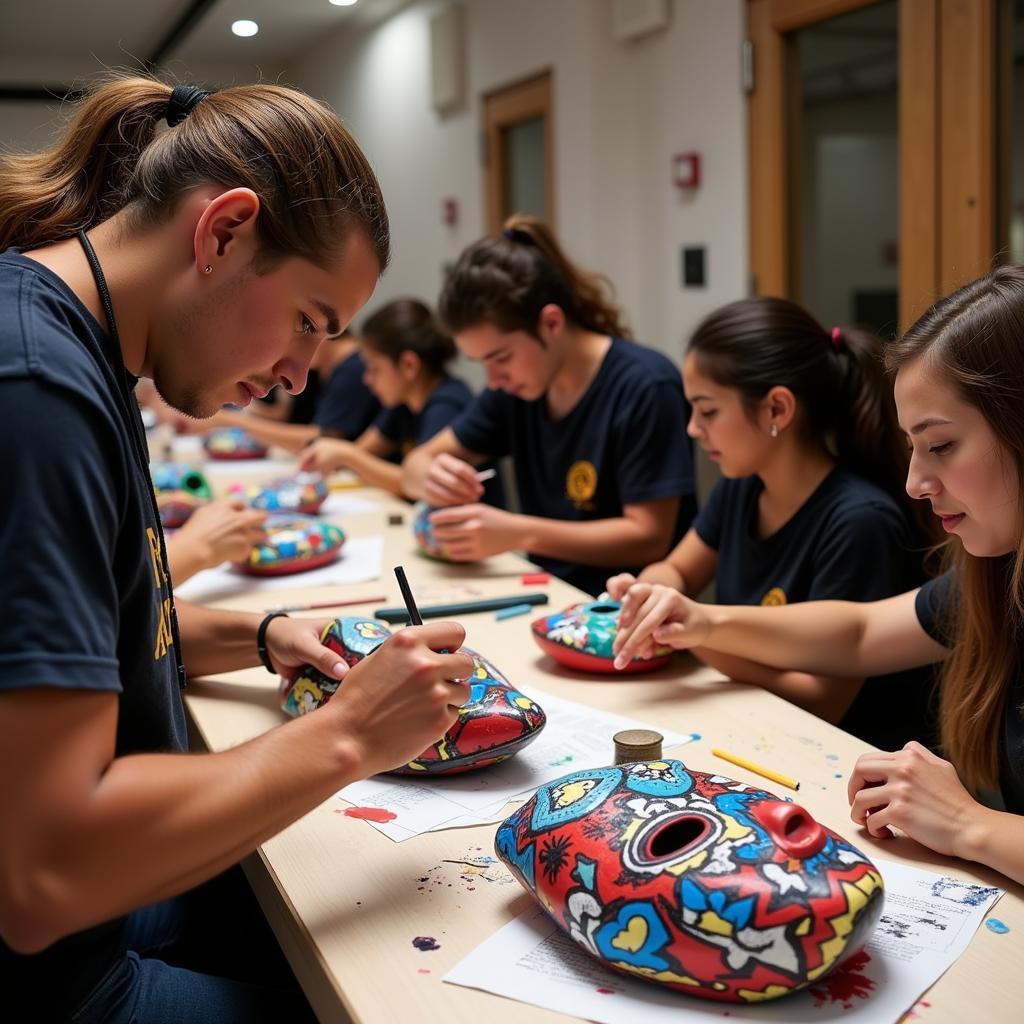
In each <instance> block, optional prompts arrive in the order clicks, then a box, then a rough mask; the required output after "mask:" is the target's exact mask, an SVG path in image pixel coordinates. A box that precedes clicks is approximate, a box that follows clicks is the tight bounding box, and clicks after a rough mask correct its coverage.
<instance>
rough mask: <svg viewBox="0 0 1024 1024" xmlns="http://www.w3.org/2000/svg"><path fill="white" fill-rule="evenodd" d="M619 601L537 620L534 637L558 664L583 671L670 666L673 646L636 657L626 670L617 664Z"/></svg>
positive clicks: (572, 608)
mask: <svg viewBox="0 0 1024 1024" xmlns="http://www.w3.org/2000/svg"><path fill="white" fill-rule="evenodd" d="M621 608H622V605H621V604H620V603H619V602H618V601H610V600H605V601H588V602H586V603H584V604H574V605H570V606H569V607H568V608H566V609H565V610H564V611H561V612H556V613H555V614H554V615H545V616H544V618H542V619H535V620H534V622H533V625H532V629H533V638H534V640H536V641H537V644H538V646H539V647H540V649H541V650H542V651H543V652H544V653H545V654H549V655H550V656H551V657H552V658H554V659H555V661H557V662H560V663H561V664H562V665H565V666H566V667H568V668H575V669H579V670H580V671H581V672H615V673H620V672H622V673H628V672H649V671H651V670H652V669H656V668H661V666H662V665H666V664H668V662H669V660H670V659H671V657H672V648H671V647H663V646H662V647H658V648H656V649H655V652H654V656H653V657H651V658H634V659H633V660H632V661H631V662H630V663H629V664H628V665H627V666H626V667H625V668H624V669H617V668H616V667H615V665H614V661H615V655H614V653H613V652H612V645H613V644H614V643H615V634H616V633H617V632H618V629H619V611H620V610H621Z"/></svg>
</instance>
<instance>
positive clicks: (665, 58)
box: [290, 0, 747, 359]
mask: <svg viewBox="0 0 1024 1024" xmlns="http://www.w3.org/2000/svg"><path fill="white" fill-rule="evenodd" d="M440 6H441V2H440V0H420V2H418V3H415V4H413V5H412V6H410V7H408V8H406V9H405V10H404V11H402V12H401V13H399V14H398V15H396V16H395V17H393V18H392V19H390V20H389V21H387V22H385V23H384V24H382V25H379V26H377V27H376V28H375V29H373V30H371V31H370V32H368V33H366V34H365V35H363V36H360V37H357V38H355V39H351V38H349V39H344V38H343V37H342V36H340V35H339V36H334V37H328V38H327V39H325V40H324V42H323V43H322V44H321V45H320V46H319V47H318V48H317V49H316V50H314V51H312V52H311V53H309V54H307V55H305V57H304V59H303V62H302V65H301V66H293V67H292V68H291V69H290V78H291V79H292V80H293V81H295V82H296V84H298V85H300V86H302V87H303V88H305V89H307V90H308V91H309V92H311V93H313V94H314V95H316V96H319V97H320V98H322V99H325V100H326V101H327V102H329V103H330V104H331V105H332V106H333V107H334V108H335V109H336V110H337V111H338V112H339V113H340V114H341V115H342V116H343V117H344V118H345V120H346V122H347V123H348V125H349V127H350V128H351V129H352V131H353V133H354V134H355V136H356V138H357V139H358V140H359V142H360V144H361V145H362V146H363V148H364V149H365V150H366V152H367V154H368V155H369V157H370V159H371V160H372V162H373V164H374V166H375V168H376V170H377V173H378V175H379V177H380V180H381V185H382V187H383V189H384V194H385V197H386V199H387V203H388V209H389V211H390V214H391V221H392V226H393V231H394V261H393V264H392V267H391V269H390V270H389V271H388V273H387V275H386V276H385V278H384V280H383V281H382V282H381V285H380V286H379V288H378V291H377V293H376V295H375V297H374V300H373V303H372V305H373V306H376V305H379V304H380V303H382V302H385V301H387V300H389V299H391V298H393V297H395V296H397V295H406V294H412V295H418V296H420V297H423V298H425V299H427V300H428V301H430V302H434V301H435V300H436V297H437V293H438V290H439V288H440V285H441V279H442V268H443V265H444V263H445V262H449V261H451V260H454V259H455V258H456V257H457V255H458V254H459V252H460V251H461V250H462V248H463V247H464V246H466V245H467V244H469V243H470V242H472V241H473V240H474V239H476V238H477V237H478V236H479V235H480V234H481V233H482V232H483V230H484V204H483V195H484V177H483V168H482V166H481V163H480V153H479V132H480V128H481V98H482V96H483V95H484V94H485V93H487V92H489V91H492V90H494V89H497V88H500V87H502V86H505V85H508V84H511V83H514V82H516V81H518V80H521V79H523V78H526V77H528V76H530V75H532V74H534V73H537V72H539V71H542V70H545V69H548V68H550V69H551V70H552V73H553V75H552V77H553V87H554V104H555V109H554V115H553V120H554V138H555V143H554V158H555V171H556V185H555V190H556V196H555V202H556V210H557V214H556V216H557V227H558V232H559V235H560V237H561V239H562V241H563V243H564V244H565V246H566V247H567V249H568V250H569V252H570V254H571V255H572V256H573V257H574V258H575V259H576V260H577V261H578V262H579V263H581V264H582V265H584V266H587V267H589V268H591V269H595V270H600V271H602V272H604V273H606V274H607V275H608V276H609V277H610V278H611V280H612V281H613V282H614V284H615V286H616V290H617V295H618V298H619V300H620V301H621V302H622V304H623V306H624V307H625V309H626V313H627V316H628V319H629V321H630V322H631V324H632V325H633V328H634V330H635V333H636V335H637V337H638V338H639V339H641V340H642V341H644V342H646V343H647V344H650V345H652V346H655V347H658V348H661V349H662V350H664V351H666V352H668V353H670V354H671V355H673V357H675V358H677V359H678V358H679V355H680V352H681V350H682V345H683V340H684V338H685V336H686V335H687V334H688V333H689V331H690V330H691V329H692V327H693V326H694V325H695V323H696V321H697V320H698V319H699V318H700V317H701V316H702V315H704V314H705V313H706V312H708V311H709V310H710V309H712V308H714V307H715V306H717V305H719V304H721V303H722V302H726V301H729V300H730V299H733V298H737V297H739V296H740V295H742V294H744V293H745V282H746V266H747V251H746V222H747V214H746V186H745V174H746V172H745V129H744V125H745V113H744V102H743V95H742V92H741V88H740V69H739V51H740V42H741V39H742V35H743V4H742V0H674V2H673V3H672V21H671V25H670V27H669V28H668V29H667V30H665V31H662V32H658V33H655V34H654V35H651V36H648V37H645V38H643V39H640V40H636V41H634V42H630V43H618V42H615V41H614V40H613V39H612V35H611V17H610V7H609V4H608V2H607V0H554V2H553V0H517V2H515V3H509V2H507V0H468V2H466V3H465V37H466V54H467V67H466V72H467V73H466V82H467V94H468V101H467V103H466V105H465V108H464V109H463V110H460V111H456V112H454V113H452V114H450V115H448V116H446V117H443V118H442V117H440V116H439V115H438V114H437V113H436V112H435V111H434V110H433V109H432V107H431V104H430V87H429V72H430V68H429V57H430V54H429V19H430V16H431V14H433V13H434V12H435V11H436V10H437V9H438V8H439V7H440ZM689 149H696V150H699V151H700V152H701V155H702V157H703V160H704V183H703V185H702V186H701V188H700V189H698V190H697V191H696V193H695V194H694V195H692V196H685V197H684V196H681V195H679V194H678V192H677V190H675V189H674V187H673V186H672V185H671V181H670V156H671V154H672V153H673V152H678V151H681V150H689ZM447 196H453V197H455V198H457V199H458V201H459V208H460V219H459V223H458V224H457V225H456V226H455V227H454V228H447V227H445V226H444V225H443V224H442V221H441V200H442V199H443V198H444V197H447ZM687 244H705V245H707V246H708V286H707V287H706V288H704V289H685V290H684V289H683V288H682V285H681V282H680V249H681V247H682V246H683V245H687ZM371 308H372V307H371Z"/></svg>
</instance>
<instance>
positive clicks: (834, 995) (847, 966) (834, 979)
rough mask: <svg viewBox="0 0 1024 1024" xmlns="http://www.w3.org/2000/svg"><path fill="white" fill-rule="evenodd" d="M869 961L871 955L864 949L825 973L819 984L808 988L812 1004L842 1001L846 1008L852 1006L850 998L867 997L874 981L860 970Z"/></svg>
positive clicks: (821, 1004) (873, 985)
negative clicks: (828, 972) (812, 998)
mask: <svg viewBox="0 0 1024 1024" xmlns="http://www.w3.org/2000/svg"><path fill="white" fill-rule="evenodd" d="M870 962H871V957H870V956H868V954H867V953H865V952H864V950H861V951H860V952H859V953H854V955H853V956H851V957H850V959H849V960H847V961H846V962H845V963H843V964H840V965H839V967H837V968H836V969H835V970H834V971H833V972H832V973H831V974H829V975H827V976H826V977H825V980H824V981H823V982H822V983H821V984H820V985H814V986H813V987H812V988H811V989H810V993H811V995H812V996H813V997H814V1005H815V1006H816V1007H817V1006H823V1005H824V1004H825V1003H842V1004H843V1009H844V1010H848V1009H851V1008H852V1007H853V1003H852V1002H851V1000H853V999H855V998H856V999H867V997H868V996H869V995H871V991H872V989H874V987H875V983H874V981H872V980H871V978H865V977H864V975H863V974H862V973H861V972H862V971H863V970H864V968H865V967H867V965H868V964H869V963H870Z"/></svg>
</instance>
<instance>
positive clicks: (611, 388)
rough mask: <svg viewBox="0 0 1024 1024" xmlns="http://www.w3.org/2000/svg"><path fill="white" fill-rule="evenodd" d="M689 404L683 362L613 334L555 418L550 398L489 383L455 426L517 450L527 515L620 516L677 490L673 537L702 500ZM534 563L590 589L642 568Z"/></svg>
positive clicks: (497, 452)
mask: <svg viewBox="0 0 1024 1024" xmlns="http://www.w3.org/2000/svg"><path fill="white" fill-rule="evenodd" d="M686 419H687V406H686V400H685V399H684V397H683V388H682V381H681V379H680V374H679V370H678V368H677V367H675V366H674V365H673V364H672V362H671V361H670V360H669V359H667V358H666V357H665V356H663V355H662V354H661V353H659V352H655V351H654V350H652V349H649V348H644V347H643V346H642V345H638V344H636V343H635V342H631V341H626V340H624V339H622V338H613V339H612V343H611V345H610V347H609V349H608V351H607V353H606V354H605V357H604V359H603V360H602V362H601V366H600V368H599V369H598V371H597V374H596V375H595V376H594V379H593V380H592V381H591V383H590V386H589V387H588V388H587V389H586V391H585V392H584V393H583V395H582V397H581V398H580V400H579V401H578V402H577V403H576V405H575V406H574V407H573V408H572V409H571V410H570V411H569V412H568V413H567V414H566V415H565V416H563V417H562V418H561V419H557V420H556V419H552V417H551V416H550V415H549V413H548V408H547V400H546V398H543V397H542V398H540V399H537V400H536V401H531V402H528V401H525V400H523V399H521V398H516V397H515V396H513V395H509V394H507V393H505V392H503V391H497V390H487V391H485V392H483V393H482V394H481V395H479V396H478V397H477V399H476V401H475V402H474V403H473V405H472V406H470V408H469V409H467V410H466V412H465V413H464V414H463V415H462V416H461V417H459V419H457V420H456V421H455V422H454V423H453V424H452V430H453V431H454V432H455V436H456V437H457V438H458V440H459V442H460V443H461V444H462V445H463V446H464V447H466V448H468V449H469V450H470V451H472V452H476V453H478V454H480V455H488V456H492V457H495V458H497V457H500V456H503V455H511V456H512V460H513V466H514V470H515V481H516V488H517V490H518V494H519V503H520V506H521V508H522V510H523V512H524V513H526V514H527V515H533V516H542V517H544V518H547V519H563V520H570V521H577V522H586V521H590V520H595V519H609V518H614V517H617V516H621V515H622V511H623V506H624V505H630V504H640V503H644V502H650V501H656V500H658V499H661V498H671V497H676V496H677V495H678V496H679V497H680V498H681V499H682V500H681V501H680V508H679V513H678V516H677V521H676V525H675V530H674V533H673V543H674V542H675V540H677V539H678V538H679V537H681V536H682V534H683V533H684V532H685V530H686V528H687V527H688V526H689V523H690V520H691V519H692V517H693V512H694V508H695V499H694V477H693V462H692V454H691V446H690V441H689V438H688V437H687V435H686ZM530 557H531V558H532V559H533V561H535V562H536V563H537V564H538V565H541V566H543V567H544V568H545V569H548V570H549V571H550V572H553V573H555V574H556V575H558V576H561V577H562V579H564V580H566V581H567V582H569V583H572V584H573V585H574V586H577V587H579V588H580V589H581V590H585V591H587V592H589V593H591V594H597V593H600V592H601V591H602V590H604V587H605V581H606V580H607V579H608V577H609V576H611V575H614V574H615V573H618V572H638V571H639V570H640V569H641V568H642V566H631V565H618V564H607V565H602V566H592V565H580V564H578V563H573V562H570V561H567V560H564V559H559V558H550V557H542V556H540V555H531V556H530Z"/></svg>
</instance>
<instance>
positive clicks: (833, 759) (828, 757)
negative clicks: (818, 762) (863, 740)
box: [825, 754, 839, 761]
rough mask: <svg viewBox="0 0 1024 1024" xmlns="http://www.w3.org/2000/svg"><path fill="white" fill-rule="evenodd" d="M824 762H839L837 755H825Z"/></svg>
mask: <svg viewBox="0 0 1024 1024" xmlns="http://www.w3.org/2000/svg"><path fill="white" fill-rule="evenodd" d="M825 760H826V761H838V760H839V755H838V754H826V755H825Z"/></svg>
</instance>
